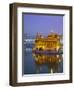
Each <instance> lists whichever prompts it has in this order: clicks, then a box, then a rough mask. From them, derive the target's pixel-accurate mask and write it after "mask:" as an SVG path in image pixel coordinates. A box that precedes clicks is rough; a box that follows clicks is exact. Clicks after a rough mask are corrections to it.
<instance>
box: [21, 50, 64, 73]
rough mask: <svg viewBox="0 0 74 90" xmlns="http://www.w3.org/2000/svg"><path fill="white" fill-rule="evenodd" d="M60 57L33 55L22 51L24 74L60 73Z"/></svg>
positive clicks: (61, 65)
mask: <svg viewBox="0 0 74 90" xmlns="http://www.w3.org/2000/svg"><path fill="white" fill-rule="evenodd" d="M62 72H63V60H62V55H58V56H57V55H43V54H35V53H33V52H32V50H30V49H29V50H24V72H23V73H24V74H39V73H62Z"/></svg>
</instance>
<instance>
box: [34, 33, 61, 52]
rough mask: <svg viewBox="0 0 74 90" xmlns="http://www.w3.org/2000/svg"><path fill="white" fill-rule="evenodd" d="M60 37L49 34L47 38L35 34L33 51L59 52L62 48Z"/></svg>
mask: <svg viewBox="0 0 74 90" xmlns="http://www.w3.org/2000/svg"><path fill="white" fill-rule="evenodd" d="M61 39H62V35H58V34H56V33H51V34H49V35H48V36H47V37H44V36H42V35H41V34H39V33H37V35H36V39H35V43H34V48H33V50H51V51H52V50H59V49H61V48H62V46H63V45H62V43H61V42H60V40H61Z"/></svg>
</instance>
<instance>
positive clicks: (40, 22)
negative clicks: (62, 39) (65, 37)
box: [23, 14, 63, 35]
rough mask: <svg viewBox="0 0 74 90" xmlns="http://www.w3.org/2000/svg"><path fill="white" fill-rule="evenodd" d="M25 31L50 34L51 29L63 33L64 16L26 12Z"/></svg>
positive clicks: (31, 33)
mask: <svg viewBox="0 0 74 90" xmlns="http://www.w3.org/2000/svg"><path fill="white" fill-rule="evenodd" d="M23 17H24V18H23V19H24V33H27V34H28V35H36V33H37V32H40V33H41V34H43V35H48V34H49V33H50V32H51V31H53V32H56V33H59V34H63V16H60V15H38V14H37V15H36V14H24V15H23Z"/></svg>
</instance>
